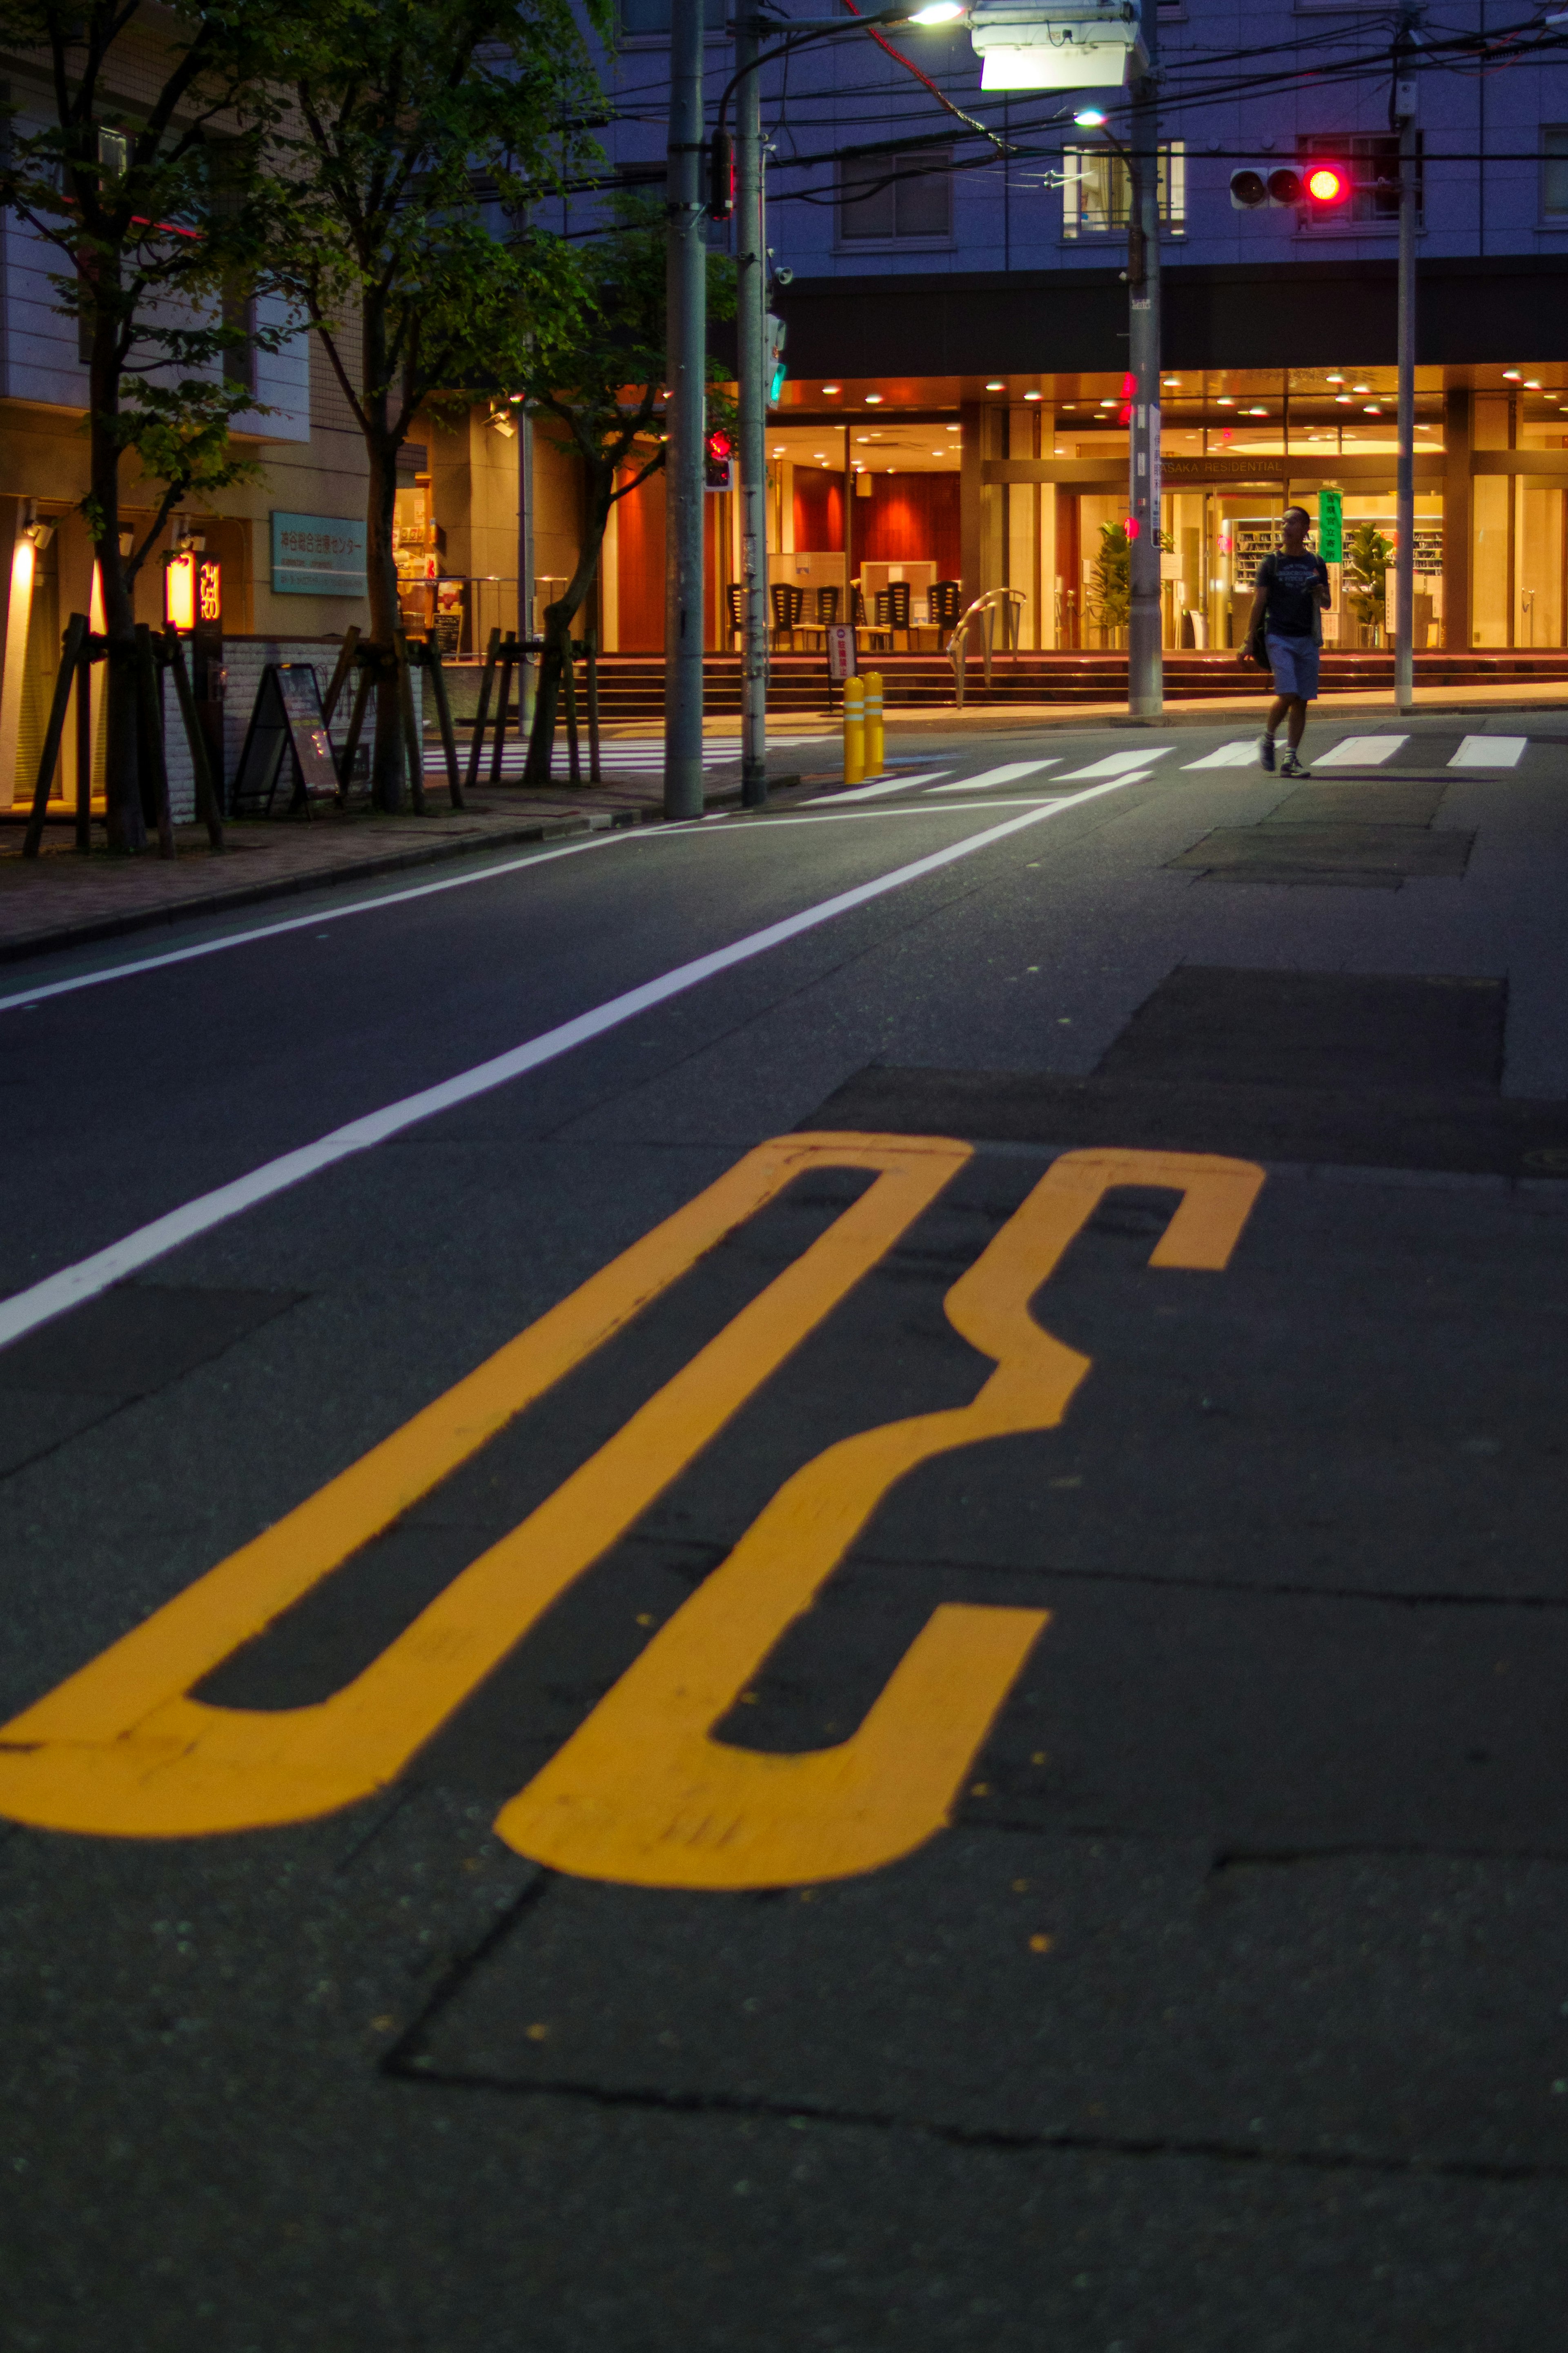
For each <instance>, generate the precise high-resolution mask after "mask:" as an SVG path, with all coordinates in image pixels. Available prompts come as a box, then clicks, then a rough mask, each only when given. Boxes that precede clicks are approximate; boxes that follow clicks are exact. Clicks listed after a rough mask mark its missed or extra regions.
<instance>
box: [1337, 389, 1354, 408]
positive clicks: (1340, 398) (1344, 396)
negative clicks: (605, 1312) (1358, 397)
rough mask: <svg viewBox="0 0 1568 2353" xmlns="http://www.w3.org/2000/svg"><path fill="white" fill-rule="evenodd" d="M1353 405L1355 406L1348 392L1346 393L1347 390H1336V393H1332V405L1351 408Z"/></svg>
mask: <svg viewBox="0 0 1568 2353" xmlns="http://www.w3.org/2000/svg"><path fill="white" fill-rule="evenodd" d="M1334 406H1335V407H1336V408H1352V407H1353V406H1355V404H1354V402H1353V401H1352V398H1351V396H1350V395H1349V393H1348V392H1336V393H1335V395H1334Z"/></svg>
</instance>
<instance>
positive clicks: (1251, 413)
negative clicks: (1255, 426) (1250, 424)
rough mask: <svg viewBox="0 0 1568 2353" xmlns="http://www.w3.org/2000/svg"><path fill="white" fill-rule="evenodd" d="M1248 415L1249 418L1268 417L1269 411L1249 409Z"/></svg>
mask: <svg viewBox="0 0 1568 2353" xmlns="http://www.w3.org/2000/svg"><path fill="white" fill-rule="evenodd" d="M1247 415H1248V417H1267V416H1268V410H1267V409H1266V408H1249V409H1248V410H1247Z"/></svg>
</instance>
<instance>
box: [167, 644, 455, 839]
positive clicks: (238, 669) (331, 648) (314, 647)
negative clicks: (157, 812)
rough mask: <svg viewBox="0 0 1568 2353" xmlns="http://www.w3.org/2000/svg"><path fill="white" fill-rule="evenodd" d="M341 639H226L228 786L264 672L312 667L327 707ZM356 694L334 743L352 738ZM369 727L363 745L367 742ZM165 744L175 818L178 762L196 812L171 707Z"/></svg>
mask: <svg viewBox="0 0 1568 2353" xmlns="http://www.w3.org/2000/svg"><path fill="white" fill-rule="evenodd" d="M341 642H342V640H341V639H339V638H225V639H224V641H223V660H224V670H225V671H226V682H225V686H224V705H223V773H224V778H225V782H226V785H231V784H232V783H233V781H234V777H235V775H236V773H237V769H238V767H239V755H240V753H241V751H242V750H243V748H244V744H245V731H246V729H247V727H248V726H249V724H250V714H251V712H253V711H254V710H255V708H256V698H257V695H258V693H259V691H260V689H261V673H262V671H263V670H265V669H266V668H267V666H268V663H269V662H309V663H310V667H311V669H312V670H314V671H315V673H316V677H317V681H318V682H319V683H320V686H321V700H322V701H323V702H325V700H326V695H327V689H328V687H329V686H330V685H331V681H332V672H333V670H335V669H336V668H337V664H338V649H339V647H340V644H341ZM424 687H425V673H424V672H423V670H416V671H415V672H414V715H415V718H416V721H417V722H418V723H419V727H420V730H421V733H423V730H424V723H425V702H424ZM351 708H352V690H348V689H345V691H344V692H343V693H342V696H341V697H340V698H339V702H338V707H337V710H336V711H335V712H334V713H333V714H332V725H331V734H332V741H333V743H334V744H342V743H343V742H344V741H345V739H346V737H347V735H348V726H349V712H350V710H351ZM369 733H370V729H369V723H368V721H367V723H366V728H365V740H367V741H368V739H369ZM165 740H166V743H167V745H168V762H169V796H170V800H171V802H172V803H173V805H174V815H175V818H179V817H180V816H181V815H182V809H181V805H180V803H179V801H178V800H177V799H176V798H175V791H176V787H175V784H174V776H175V762H176V757H178V758H179V759H180V760H181V762H182V763H183V767H182V774H183V776H184V786H183V789H184V795H185V804H184V814H185V815H187V816H188V815H190V814H191V813H192V812H193V810H194V807H195V788H194V786H193V784H192V782H191V773H190V755H189V754H188V752H187V751H186V748H185V743H184V732H183V730H182V729H181V727H180V724H179V712H178V711H177V710H176V709H175V708H174V705H173V702H172V700H171V704H170V707H169V710H168V712H167V714H166V718H165Z"/></svg>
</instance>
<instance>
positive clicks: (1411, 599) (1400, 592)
mask: <svg viewBox="0 0 1568 2353" xmlns="http://www.w3.org/2000/svg"><path fill="white" fill-rule="evenodd" d="M1414 31H1415V16H1413V15H1412V14H1411V13H1410V12H1409V11H1406V12H1405V14H1404V15H1402V16H1401V17H1400V21H1399V31H1398V34H1397V36H1396V37H1395V41H1394V92H1393V103H1392V107H1391V112H1392V114H1393V117H1394V122H1395V123H1396V125H1397V127H1398V131H1399V464H1398V474H1397V478H1396V481H1395V486H1394V540H1395V546H1394V708H1395V710H1396V711H1400V712H1411V711H1414V710H1415V206H1416V195H1417V185H1416V176H1415V165H1416V143H1415V74H1414V73H1413V71H1412V70H1411V69H1412V66H1413V63H1414V59H1413V58H1412V57H1411V54H1410V51H1411V47H1413V43H1412V41H1411V36H1412V34H1413V33H1414Z"/></svg>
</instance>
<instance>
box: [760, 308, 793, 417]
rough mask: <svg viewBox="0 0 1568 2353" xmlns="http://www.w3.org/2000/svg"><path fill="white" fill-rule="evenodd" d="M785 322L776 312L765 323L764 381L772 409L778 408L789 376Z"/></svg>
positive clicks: (770, 314)
mask: <svg viewBox="0 0 1568 2353" xmlns="http://www.w3.org/2000/svg"><path fill="white" fill-rule="evenodd" d="M784 334H785V328H784V321H783V320H782V319H781V318H780V317H779V316H778V315H777V313H776V312H775V311H769V312H768V314H767V317H766V318H765V319H764V320H763V383H764V384H765V385H766V386H767V394H768V406H769V407H770V408H772V407H773V406H776V404H777V402H778V400H779V398H780V397H781V396H782V394H783V392H784V377H785V375H787V374H788V370H787V369H786V367H785V366H784Z"/></svg>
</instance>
